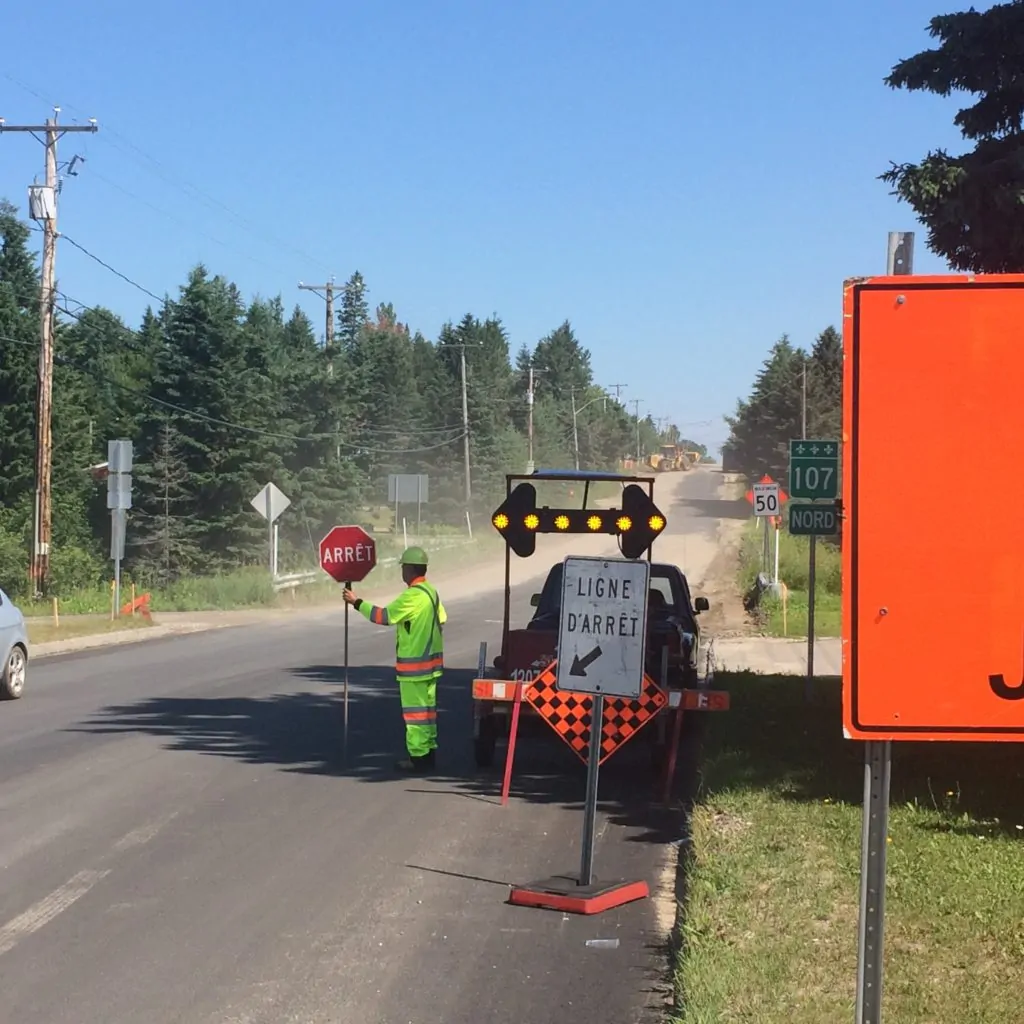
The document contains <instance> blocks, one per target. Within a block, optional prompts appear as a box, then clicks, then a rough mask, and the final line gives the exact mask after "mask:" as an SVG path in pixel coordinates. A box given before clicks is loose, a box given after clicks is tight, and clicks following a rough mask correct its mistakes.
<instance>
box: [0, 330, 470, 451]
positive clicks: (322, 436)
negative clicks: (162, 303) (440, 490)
mask: <svg viewBox="0 0 1024 1024" xmlns="http://www.w3.org/2000/svg"><path fill="white" fill-rule="evenodd" d="M0 341H6V342H10V343H11V344H14V345H23V346H26V347H34V344H33V343H32V342H27V341H23V340H22V339H20V338H12V337H9V336H7V335H0ZM56 362H57V363H59V364H60V365H62V366H69V367H71V369H73V370H77V371H78V372H79V373H84V374H86V375H87V376H90V377H92V378H93V379H95V380H101V381H103V382H104V383H106V384H110V385H112V386H113V387H115V388H117V389H118V390H120V391H124V392H126V393H127V394H130V395H133V396H134V397H136V398H138V399H141V400H142V401H146V402H150V403H152V404H153V405H159V406H162V407H163V408H165V409H171V410H172V411H174V412H177V413H179V414H181V415H182V416H188V417H190V418H191V419H195V420H200V421H202V422H204V423H210V424H213V425H214V426H220V427H227V428H228V429H229V430H237V431H241V432H244V433H247V434H255V435H257V436H259V437H268V438H272V439H274V440H278V441H295V442H297V443H300V444H302V443H306V442H310V441H326V440H330V441H334V443H335V444H338V445H340V446H341V447H343V448H348V449H350V450H352V451H356V452H363V453H365V454H368V455H416V454H419V453H421V452H430V451H436V450H437V449H438V448H444V447H446V446H447V445H450V444H454V443H455V442H456V441H459V440H461V438H462V435H461V433H460V434H458V435H456V436H454V437H449V438H446V439H445V440H444V441H441V442H439V443H436V444H431V445H426V446H423V447H420V448H379V449H375V448H369V447H368V446H367V445H365V444H361V443H356V442H349V441H342V440H341V439H340V438H338V437H337V435H336V434H333V433H319V434H308V435H305V436H302V435H298V434H285V433H282V432H280V431H274V430H265V429H263V428H262V427H249V426H246V425H245V424H242V423H232V422H231V421H230V420H222V419H220V418H219V417H216V416H208V415H207V414H206V413H201V412H196V411H195V410H194V409H186V408H185V407H184V406H181V405H175V404H174V403H173V402H168V401H166V400H165V399H162V398H157V397H156V396H155V395H151V394H149V393H148V392H145V391H141V390H140V389H138V388H132V387H128V385H126V384H122V383H120V381H116V380H114V379H113V378H111V377H107V376H104V375H103V374H100V373H98V372H97V371H95V370H93V369H91V368H90V367H87V366H82V365H81V364H79V363H78V362H76V361H75V360H72V359H69V358H68V357H67V356H57V357H56Z"/></svg>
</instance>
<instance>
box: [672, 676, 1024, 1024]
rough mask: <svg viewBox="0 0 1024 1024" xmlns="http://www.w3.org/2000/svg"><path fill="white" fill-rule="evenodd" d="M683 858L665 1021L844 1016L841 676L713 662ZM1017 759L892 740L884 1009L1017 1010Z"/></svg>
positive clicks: (845, 817) (853, 892) (796, 1023)
mask: <svg viewBox="0 0 1024 1024" xmlns="http://www.w3.org/2000/svg"><path fill="white" fill-rule="evenodd" d="M716 685H721V686H723V687H725V688H728V689H729V690H730V691H731V692H732V709H731V710H730V711H729V712H727V713H726V714H722V715H715V716H712V718H711V720H709V722H708V726H707V732H706V736H705V741H704V750H703V752H702V777H701V786H700V793H699V796H698V804H697V807H696V808H695V811H694V814H693V827H692V843H691V846H690V850H689V852H688V855H687V863H686V865H685V867H686V876H687V895H686V898H685V903H684V906H683V908H682V915H683V918H682V924H681V937H682V944H681V951H680V954H679V962H678V964H677V972H676V981H677V996H678V1003H677V1005H678V1006H679V1007H680V1008H681V1009H680V1010H679V1011H678V1013H679V1015H678V1016H677V1017H676V1018H675V1020H676V1021H677V1022H678V1024H711V1022H740V1021H756V1022H757V1024H821V1022H822V1021H843V1020H852V1019H853V1009H854V998H855V979H856V950H857V904H858V894H859V871H860V828H861V809H860V801H861V787H862V777H863V776H862V772H863V748H862V746H861V745H860V744H855V743H851V742H849V741H847V740H844V739H843V738H842V733H841V729H840V724H839V723H840V690H839V684H838V681H837V680H835V681H833V680H828V681H823V683H822V685H821V688H820V694H819V697H818V699H817V700H816V701H815V703H814V704H813V705H811V706H808V705H806V704H805V703H804V701H803V696H802V691H803V680H802V679H801V678H796V677H786V676H755V675H752V674H747V673H737V674H731V673H720V674H719V675H718V676H716ZM1022 781H1024V771H1022V762H1021V757H1020V754H1019V752H1018V750H1017V749H1016V748H1015V746H1014V744H1009V743H1007V744H998V743H992V744H980V743H978V744H966V743H965V744H960V745H958V746H957V747H956V752H955V756H951V754H950V749H949V746H948V745H946V744H926V743H901V744H898V745H895V751H894V757H893V776H892V813H891V819H890V828H889V847H888V851H889V859H888V886H887V906H886V934H885V982H884V989H883V999H884V1004H885V1019H886V1020H887V1021H893V1022H898V1024H937V1022H939V1021H957V1022H958V1024H996V1022H1003V1021H1011V1020H1019V1019H1020V1016H1021V1014H1020V991H1019V990H1020V982H1021V979H1022V978H1024V873H1022V872H1021V870H1020V863H1021V857H1022V855H1024V809H1022V806H1021V801H1020V793H1021V791H1022Z"/></svg>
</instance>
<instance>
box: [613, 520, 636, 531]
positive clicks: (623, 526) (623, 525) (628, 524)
mask: <svg viewBox="0 0 1024 1024" xmlns="http://www.w3.org/2000/svg"><path fill="white" fill-rule="evenodd" d="M615 525H616V526H617V527H618V528H619V529H620V530H622V531H623V532H625V531H626V530H629V529H631V528H632V526H633V520H632V519H630V518H629V516H619V518H618V519H616V520H615Z"/></svg>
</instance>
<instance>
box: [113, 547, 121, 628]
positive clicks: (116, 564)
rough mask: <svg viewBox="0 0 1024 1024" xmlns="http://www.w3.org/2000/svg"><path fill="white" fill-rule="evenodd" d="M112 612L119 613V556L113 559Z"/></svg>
mask: <svg viewBox="0 0 1024 1024" xmlns="http://www.w3.org/2000/svg"><path fill="white" fill-rule="evenodd" d="M114 614H115V615H120V614H121V556H120V554H119V555H118V556H117V557H116V558H115V559H114Z"/></svg>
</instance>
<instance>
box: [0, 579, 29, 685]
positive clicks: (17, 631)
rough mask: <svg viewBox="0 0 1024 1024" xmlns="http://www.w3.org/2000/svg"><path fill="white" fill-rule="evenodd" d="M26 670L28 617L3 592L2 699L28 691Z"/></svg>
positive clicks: (0, 600) (0, 632)
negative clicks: (26, 688)
mask: <svg viewBox="0 0 1024 1024" xmlns="http://www.w3.org/2000/svg"><path fill="white" fill-rule="evenodd" d="M27 670H28V630H26V629H25V617H24V616H23V615H22V614H21V611H20V610H19V609H18V606H17V605H16V604H14V602H13V601H11V599H10V598H9V597H8V596H7V595H6V594H5V593H4V592H3V591H2V590H0V700H17V699H18V698H19V697H20V696H21V695H22V694H23V693H24V692H25V676H26V674H27Z"/></svg>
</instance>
